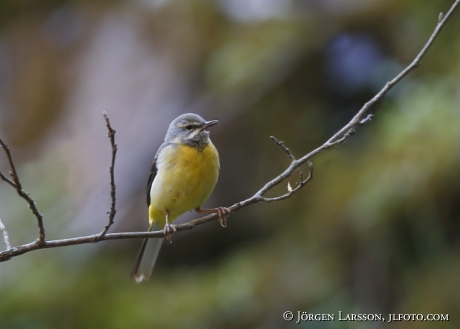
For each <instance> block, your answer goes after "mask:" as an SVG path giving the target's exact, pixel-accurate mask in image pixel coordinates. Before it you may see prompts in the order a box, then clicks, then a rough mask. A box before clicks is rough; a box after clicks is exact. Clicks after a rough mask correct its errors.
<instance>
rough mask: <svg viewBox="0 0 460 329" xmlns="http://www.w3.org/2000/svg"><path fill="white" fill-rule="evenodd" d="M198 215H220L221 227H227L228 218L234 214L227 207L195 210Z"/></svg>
mask: <svg viewBox="0 0 460 329" xmlns="http://www.w3.org/2000/svg"><path fill="white" fill-rule="evenodd" d="M195 211H196V212H197V213H204V212H215V213H217V215H218V219H219V223H220V226H222V227H227V218H228V216H230V213H231V212H232V211H231V210H230V209H229V208H227V207H217V208H213V209H195Z"/></svg>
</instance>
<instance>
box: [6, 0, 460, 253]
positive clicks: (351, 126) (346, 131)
mask: <svg viewBox="0 0 460 329" xmlns="http://www.w3.org/2000/svg"><path fill="white" fill-rule="evenodd" d="M459 4H460V0H456V1H455V2H454V4H453V5H452V6H451V8H450V9H449V11H448V12H447V14H446V15H445V16H443V17H442V15H441V16H440V17H439V18H440V19H439V22H438V24H437V25H436V28H435V29H434V31H433V33H432V34H431V36H430V38H429V40H428V41H427V43H426V44H425V45H424V47H423V48H422V50H421V51H420V53H419V54H418V55H417V56H416V57H415V59H414V60H413V61H412V63H410V64H409V66H407V67H406V68H405V69H404V70H403V71H402V72H401V73H399V74H398V75H397V76H396V77H395V78H394V79H393V80H391V81H389V82H387V83H386V85H385V86H384V87H383V88H382V90H380V92H378V93H377V94H376V95H375V96H374V97H373V98H372V99H371V100H370V101H368V102H367V103H366V104H364V106H363V107H362V108H361V109H360V110H359V111H358V112H357V113H356V115H355V116H354V117H353V118H352V119H351V120H350V122H349V123H347V124H346V125H345V126H344V127H343V128H342V129H340V130H339V131H338V132H337V133H336V134H334V135H333V136H332V137H331V138H329V140H328V141H326V142H325V143H324V144H323V145H321V146H319V147H318V148H316V149H315V150H313V151H311V152H310V153H308V154H306V155H305V156H303V157H302V158H300V159H298V160H292V158H291V160H292V161H291V164H290V165H289V166H288V168H287V169H286V170H285V171H284V172H282V173H281V174H280V175H279V176H277V177H275V178H274V179H272V180H271V181H269V182H268V183H266V184H265V185H264V186H263V187H262V188H261V189H260V190H259V191H257V192H256V193H255V194H254V195H253V196H251V197H250V198H248V199H246V200H243V201H240V202H237V203H235V204H234V205H232V206H231V207H229V209H230V211H231V212H235V211H237V210H240V209H242V208H245V207H247V206H249V205H252V204H254V203H258V202H261V201H266V202H272V201H279V200H283V199H286V198H289V197H290V196H292V195H293V194H294V193H295V192H296V191H298V190H299V189H300V188H302V187H303V186H304V185H305V184H306V183H307V182H308V181H310V180H311V178H312V177H313V168H312V165H311V163H310V160H311V159H312V158H313V157H315V156H316V155H318V154H319V153H320V152H322V151H325V150H327V149H329V148H331V147H332V146H336V145H338V144H341V143H343V142H345V141H346V140H347V139H348V138H349V137H351V136H352V135H353V133H354V132H355V128H356V127H357V126H359V125H361V124H365V123H367V122H369V121H370V119H371V118H372V117H371V116H370V115H369V113H368V112H369V110H370V108H371V107H372V106H373V105H374V104H375V103H376V102H378V101H380V100H381V99H382V98H383V97H384V96H385V95H386V94H387V93H388V91H389V90H390V89H391V88H393V86H394V85H396V84H397V83H398V82H399V81H401V79H403V78H404V77H405V76H406V75H407V74H409V73H410V72H411V71H412V70H413V69H415V68H416V67H417V66H418V65H420V63H421V60H422V58H423V57H424V56H425V54H426V52H427V51H428V49H429V48H430V47H431V45H432V44H433V42H434V40H435V39H436V37H437V36H438V35H439V33H440V32H441V30H442V28H443V27H444V25H445V24H446V22H447V21H448V20H449V18H450V17H451V16H452V13H453V12H454V11H455V10H456V9H457V7H458V5H459ZM109 131H110V129H109ZM109 137H110V136H109ZM275 141H276V140H275ZM278 145H280V146H281V147H282V148H283V150H284V151H286V149H287V148H286V147H285V146H284V147H283V146H282V145H281V144H280V143H278ZM283 145H284V144H283ZM112 146H113V144H112ZM287 153H288V155H289V154H290V151H289V152H287ZM114 154H115V153H114V152H113V153H112V156H113V159H112V160H113V162H112V169H113V163H114V161H115V156H114ZM305 163H308V166H309V168H310V173H309V175H308V177H307V178H306V179H305V180H303V179H301V180H300V183H299V185H297V186H296V187H295V188H294V189H292V188H291V189H289V188H288V193H286V194H283V195H281V196H279V197H275V198H265V197H264V196H263V195H264V194H265V193H266V192H268V191H269V190H271V189H272V188H273V187H275V186H277V185H278V184H280V183H281V182H283V181H284V180H285V179H286V178H288V177H290V176H292V174H293V173H294V172H295V171H296V170H297V169H299V168H300V167H301V166H302V165H303V164H305ZM111 174H112V172H111ZM111 177H112V176H111ZM2 178H3V177H2ZM13 179H14V175H13ZM14 184H18V183H17V182H16V181H14ZM10 185H12V184H11V183H10ZM18 185H19V184H18ZM19 186H20V185H19ZM15 187H16V188H18V187H17V185H16V186H15ZM111 187H112V192H113V198H112V202H113V207H112V208H111V210H112V209H113V211H115V197H114V194H115V188H114V187H115V184H113V185H112V183H111ZM19 190H20V189H19ZM18 193H19V192H18ZM113 215H114V213H113ZM110 218H111V217H110V215H109V224H108V225H107V226H108V227H110V225H111V222H112V221H113V217H112V219H111V220H110ZM217 218H218V214H217V213H213V214H209V215H207V216H205V217H201V218H198V219H194V220H192V221H190V222H188V223H185V224H181V225H177V226H175V227H176V230H177V231H184V230H189V229H192V228H194V227H196V226H198V225H202V224H204V223H208V222H210V221H212V220H215V219H217ZM107 229H108V228H107ZM103 232H104V231H103ZM163 236H164V233H163V231H155V232H124V233H107V234H105V235H103V234H101V233H100V234H94V235H89V236H85V237H77V238H71V239H62V240H52V241H44V240H43V242H42V243H41V244H39V243H36V242H34V243H29V244H25V245H22V246H19V247H13V248H10V249H9V250H6V251H4V252H0V262H2V261H6V260H8V259H10V258H12V257H15V256H18V255H21V254H24V253H26V252H30V251H32V250H37V249H43V248H55V247H63V246H69V245H77V244H83V243H96V242H99V241H104V240H118V239H132V238H159V237H163ZM43 239H44V238H43Z"/></svg>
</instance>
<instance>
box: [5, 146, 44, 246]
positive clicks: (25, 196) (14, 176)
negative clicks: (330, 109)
mask: <svg viewBox="0 0 460 329" xmlns="http://www.w3.org/2000/svg"><path fill="white" fill-rule="evenodd" d="M0 145H1V146H2V147H3V150H4V151H5V153H6V157H7V158H8V162H9V164H10V168H11V172H10V176H11V178H12V179H13V181H11V180H9V179H6V178H7V177H5V176H4V175H3V174H1V178H2V179H3V180H4V181H6V182H7V183H8V184H10V185H11V186H13V187H14V188H15V189H16V192H17V193H18V194H19V196H20V197H21V198H23V199H24V200H26V201H27V203H28V204H29V209H30V210H31V211H32V213H33V214H34V215H35V217H36V218H37V223H38V240H37V241H36V242H37V243H38V244H39V245H43V243H44V242H45V227H44V225H43V216H42V215H41V214H40V212H39V211H38V209H37V206H36V205H35V201H34V200H33V199H32V198H31V197H30V196H29V193H26V192H25V191H24V190H23V189H22V185H21V182H20V180H19V176H18V173H17V171H16V166H15V165H14V161H13V157H12V156H11V151H10V149H9V147H8V145H6V143H5V142H4V141H3V140H2V139H1V138H0Z"/></svg>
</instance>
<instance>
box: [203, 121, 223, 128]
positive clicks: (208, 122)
mask: <svg viewBox="0 0 460 329" xmlns="http://www.w3.org/2000/svg"><path fill="white" fill-rule="evenodd" d="M218 122H219V120H211V121H205V122H204V123H203V125H202V126H201V130H205V129H208V128H209V127H211V126H214V125H215V124H217V123H218Z"/></svg>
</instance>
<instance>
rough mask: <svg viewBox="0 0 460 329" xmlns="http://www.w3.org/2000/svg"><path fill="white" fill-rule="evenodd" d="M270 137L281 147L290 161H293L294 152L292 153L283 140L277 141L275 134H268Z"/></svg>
mask: <svg viewBox="0 0 460 329" xmlns="http://www.w3.org/2000/svg"><path fill="white" fill-rule="evenodd" d="M270 138H271V139H272V140H273V141H274V142H275V143H276V144H278V146H279V147H281V149H282V150H283V151H284V152H286V154H287V155H288V157H289V159H291V160H292V161H295V157H294V154H292V152H291V150H290V149H289V148H288V147H287V146H286V145H285V144H284V142H283V141H279V140H278V139H276V137H275V136H270Z"/></svg>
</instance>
